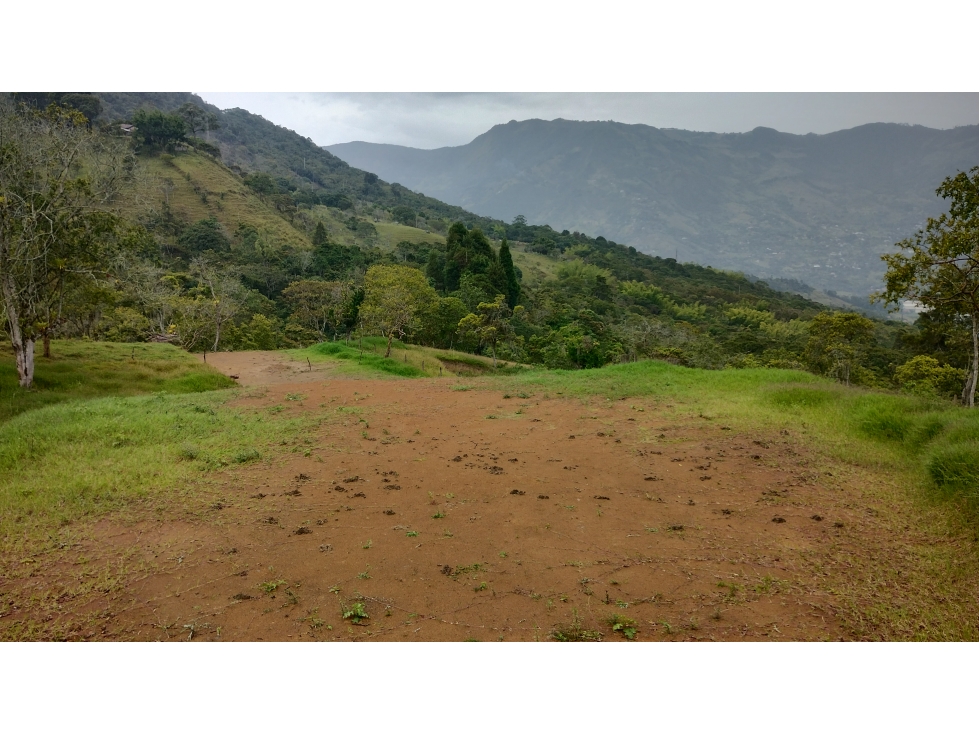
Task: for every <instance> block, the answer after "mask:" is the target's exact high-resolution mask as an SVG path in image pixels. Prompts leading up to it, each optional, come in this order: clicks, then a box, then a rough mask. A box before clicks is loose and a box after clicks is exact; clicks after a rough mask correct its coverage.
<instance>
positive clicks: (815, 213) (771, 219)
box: [325, 119, 979, 297]
mask: <svg viewBox="0 0 979 734" xmlns="http://www.w3.org/2000/svg"><path fill="white" fill-rule="evenodd" d="M325 147H326V149H327V150H329V151H330V152H332V153H334V154H335V155H337V156H338V157H339V158H341V159H342V160H344V161H346V162H348V163H349V164H350V165H352V166H355V167H357V168H361V169H364V170H368V171H373V172H375V173H377V174H378V175H379V176H380V177H381V178H383V179H385V180H387V181H395V182H398V183H400V184H402V185H404V186H407V187H408V188H410V189H413V190H415V191H423V192H424V193H425V194H427V195H429V196H433V197H435V198H437V199H441V200H443V201H445V202H447V203H450V204H455V205H457V206H460V207H463V208H465V209H467V210H470V211H473V212H475V213H477V214H481V215H484V216H491V217H496V218H500V219H504V220H506V221H510V220H512V219H513V218H514V217H515V216H517V215H519V214H522V215H524V216H526V218H527V220H528V222H531V223H548V224H550V225H551V226H553V227H554V228H555V229H557V230H561V229H568V230H570V231H581V232H588V233H590V234H592V235H593V236H595V235H602V236H604V237H606V238H607V239H609V240H614V241H616V242H621V243H624V244H628V245H632V246H635V247H636V248H637V249H639V250H640V251H642V252H647V253H650V254H654V255H659V256H660V257H677V258H678V259H679V260H680V261H683V262H689V261H692V262H698V263H701V264H707V265H712V266H714V267H720V268H725V269H733V270H740V271H744V272H746V273H749V274H752V275H756V276H759V277H764V278H766V279H769V280H772V279H777V278H781V279H794V280H798V281H803V282H805V283H808V284H811V285H813V286H816V287H818V288H821V289H823V290H828V291H838V292H839V293H840V294H845V295H850V296H857V297H861V296H866V295H867V294H869V293H871V292H873V291H874V290H877V289H879V287H880V283H881V276H882V274H883V272H884V267H883V263H882V262H881V261H880V255H881V254H882V253H884V252H887V251H890V250H891V249H892V246H893V244H894V243H895V242H897V241H899V240H901V239H903V238H904V237H906V236H908V234H909V233H911V232H913V231H914V230H915V229H917V228H918V227H920V226H921V225H922V224H923V223H924V221H925V219H926V218H927V217H929V216H937V215H938V214H939V213H940V212H941V211H943V208H944V207H943V205H944V202H942V200H941V199H939V198H938V197H937V196H936V195H935V188H936V187H937V186H938V185H939V184H940V183H941V181H942V179H943V178H944V177H945V176H947V175H949V174H950V173H951V172H954V171H958V170H968V168H970V167H971V166H973V165H975V164H976V162H977V161H979V126H977V125H969V126H963V127H957V128H954V129H950V130H935V129H930V128H927V127H923V126H920V125H914V126H912V125H899V124H883V123H877V124H868V125H862V126H860V127H856V128H852V129H849V130H841V131H838V132H834V133H830V134H826V135H815V134H809V135H793V134H788V133H781V132H778V131H776V130H773V129H770V128H764V127H759V128H756V129H754V130H752V131H751V132H747V133H709V132H690V131H686V130H675V129H659V128H655V127H651V126H648V125H626V124H622V123H618V122H613V121H607V122H579V121H571V120H563V119H557V120H553V121H544V120H536V119H534V120H524V121H521V122H517V121H511V122H509V123H508V124H505V125H496V126H494V127H493V128H492V129H490V130H489V131H487V132H486V133H484V134H482V135H480V136H479V137H477V138H476V139H475V140H473V141H472V142H470V143H468V144H467V145H462V146H456V147H444V148H439V149H435V150H421V149H417V148H410V147H405V146H396V145H384V144H376V143H365V142H351V143H343V144H338V145H330V146H325Z"/></svg>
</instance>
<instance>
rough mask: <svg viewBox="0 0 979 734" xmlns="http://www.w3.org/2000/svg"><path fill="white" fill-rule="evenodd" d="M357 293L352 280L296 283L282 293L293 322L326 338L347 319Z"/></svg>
mask: <svg viewBox="0 0 979 734" xmlns="http://www.w3.org/2000/svg"><path fill="white" fill-rule="evenodd" d="M353 293H354V286H353V283H350V282H349V281H342V280H340V281H327V280H296V281H293V282H292V283H290V284H289V287H288V288H286V289H285V290H284V291H282V295H283V296H284V297H285V299H286V301H288V302H289V303H290V304H291V305H292V307H293V311H292V317H291V318H292V320H293V321H295V322H297V323H299V324H301V325H302V326H305V327H307V328H310V329H313V330H314V331H317V332H319V333H320V335H322V336H326V331H327V328H328V327H332V329H333V332H334V333H337V332H339V331H340V327H341V326H343V324H344V323H345V322H346V320H347V315H348V312H349V310H350V299H351V297H352V296H353Z"/></svg>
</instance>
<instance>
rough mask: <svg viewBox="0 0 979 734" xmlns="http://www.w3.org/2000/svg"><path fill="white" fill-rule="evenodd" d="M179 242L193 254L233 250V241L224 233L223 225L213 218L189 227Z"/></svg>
mask: <svg viewBox="0 0 979 734" xmlns="http://www.w3.org/2000/svg"><path fill="white" fill-rule="evenodd" d="M177 241H178V242H179V243H180V244H181V245H182V246H183V247H185V248H187V250H188V251H189V252H192V253H200V252H204V251H205V250H211V251H212V252H226V251H227V250H229V249H230V248H231V240H229V239H228V236H227V235H226V234H225V233H224V231H223V228H222V227H221V223H220V222H219V221H218V220H217V219H215V218H214V217H213V216H212V217H210V218H209V219H200V220H198V221H197V222H195V223H194V224H192V225H190V226H189V227H187V229H185V230H184V231H183V234H181V235H180V237H179V239H178V240H177Z"/></svg>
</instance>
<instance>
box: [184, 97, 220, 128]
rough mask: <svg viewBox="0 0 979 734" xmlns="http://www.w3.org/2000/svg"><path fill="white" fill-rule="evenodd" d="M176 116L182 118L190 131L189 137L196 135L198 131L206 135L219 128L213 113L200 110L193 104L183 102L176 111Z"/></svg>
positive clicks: (216, 117)
mask: <svg viewBox="0 0 979 734" xmlns="http://www.w3.org/2000/svg"><path fill="white" fill-rule="evenodd" d="M177 114H178V115H180V117H181V118H183V121H184V124H185V125H186V126H187V129H188V130H190V134H191V135H197V131H198V130H200V131H201V132H203V133H205V134H208V133H210V131H211V130H217V129H218V128H219V127H221V124H220V123H219V122H218V116H217V115H215V114H214V113H213V112H208V111H207V110H202V109H201V108H200V107H198V106H197V105H195V104H194V103H193V102H184V103H183V104H182V105H180V107H179V108H178V109H177Z"/></svg>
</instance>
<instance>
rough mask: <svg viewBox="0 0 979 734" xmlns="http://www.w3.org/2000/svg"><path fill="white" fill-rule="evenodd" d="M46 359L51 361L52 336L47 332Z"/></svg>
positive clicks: (45, 334) (45, 340) (45, 337)
mask: <svg viewBox="0 0 979 734" xmlns="http://www.w3.org/2000/svg"><path fill="white" fill-rule="evenodd" d="M43 343H44V358H45V359H51V335H50V334H49V333H48V332H47V331H45V332H44V342H43Z"/></svg>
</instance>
